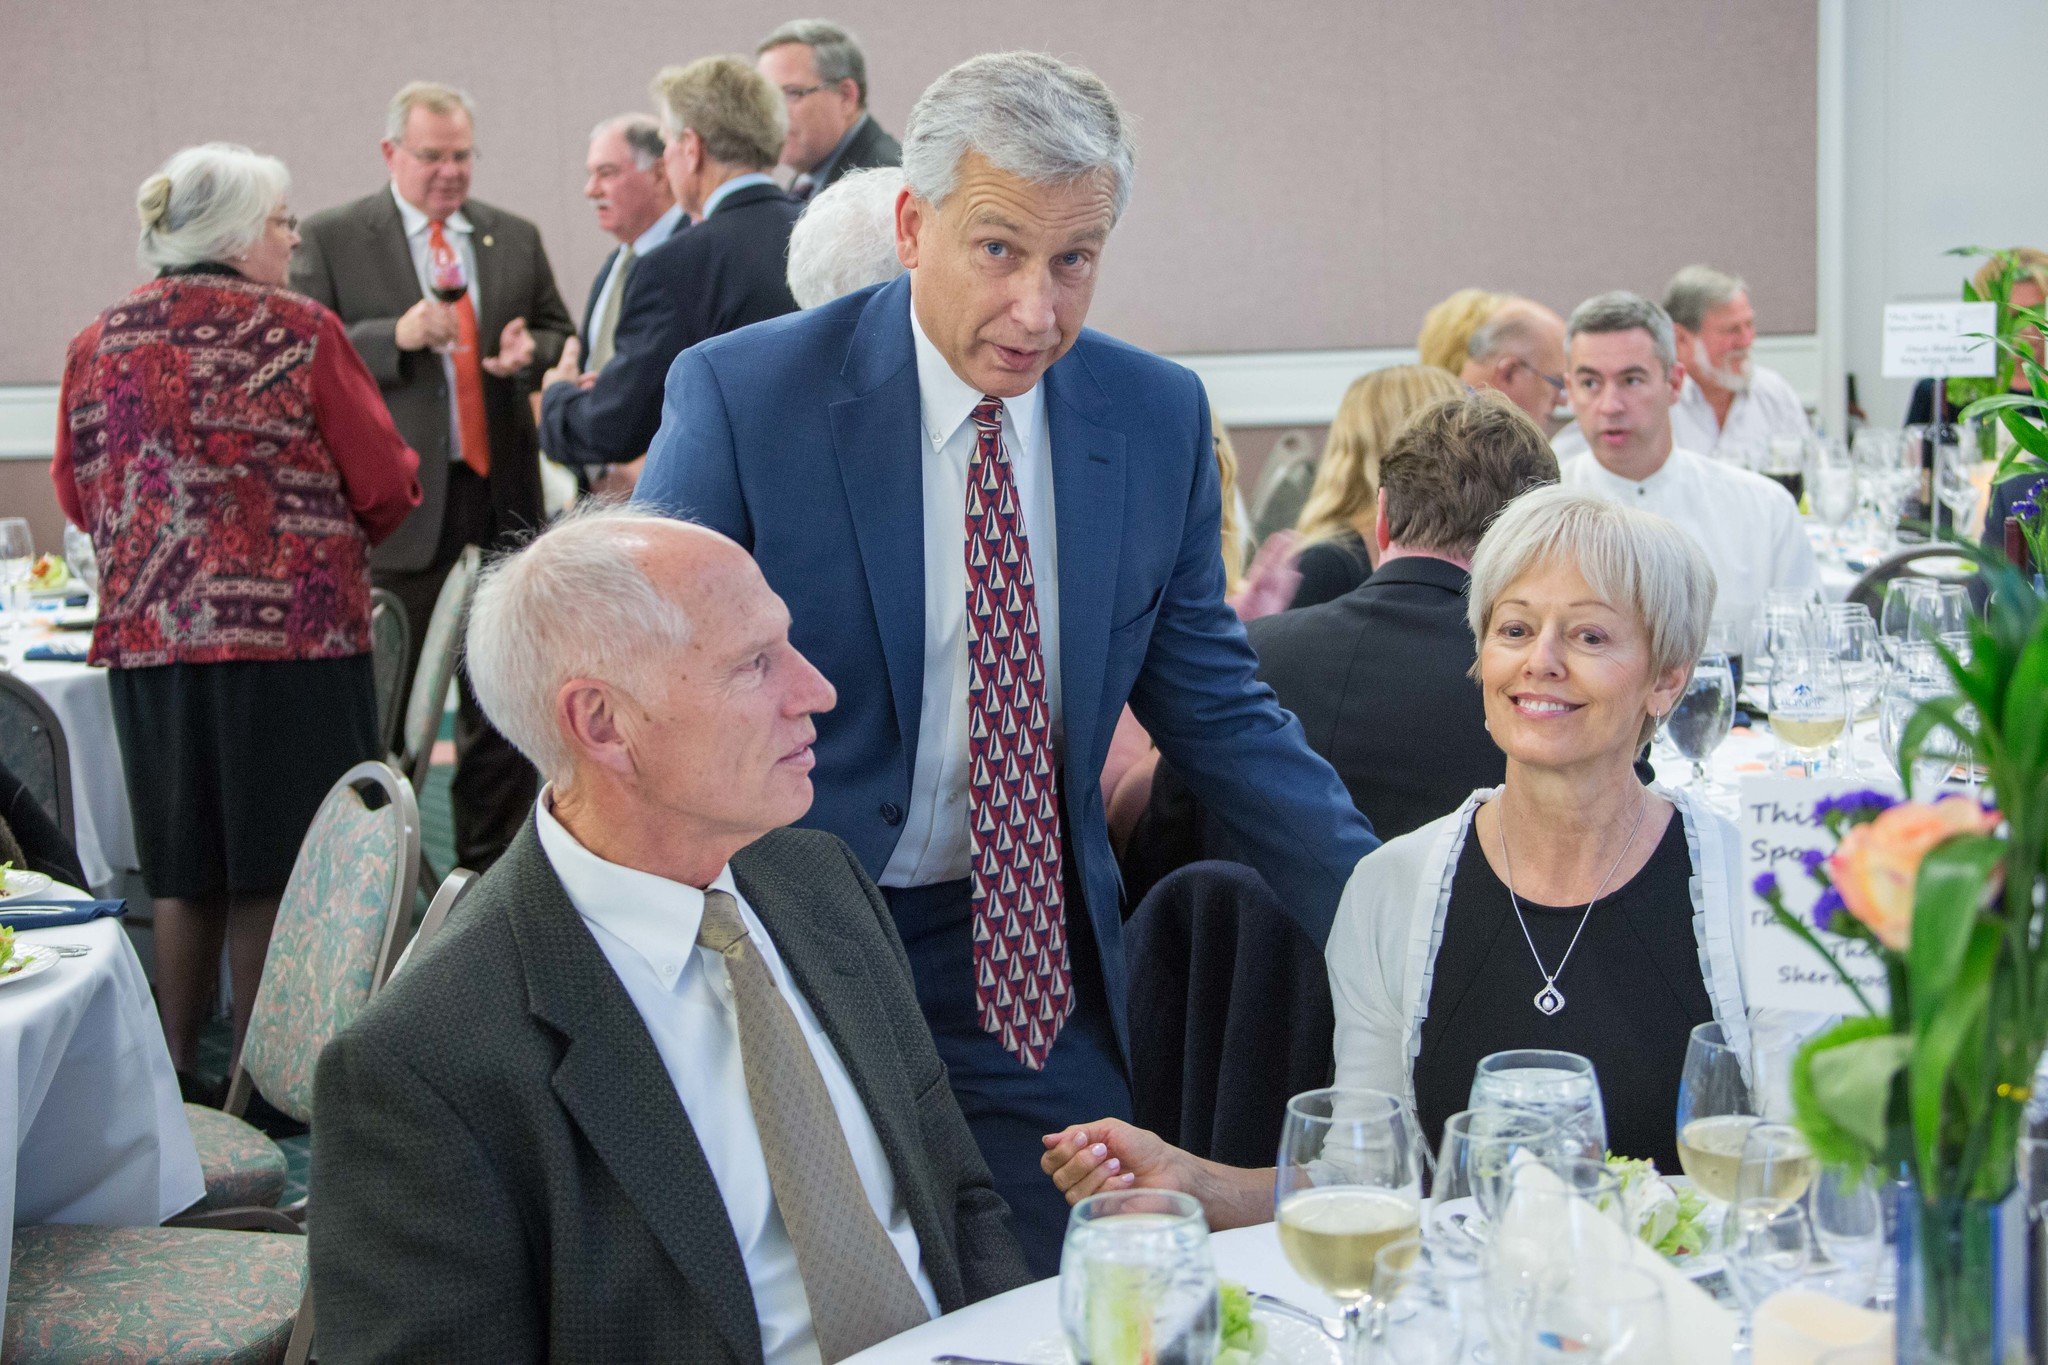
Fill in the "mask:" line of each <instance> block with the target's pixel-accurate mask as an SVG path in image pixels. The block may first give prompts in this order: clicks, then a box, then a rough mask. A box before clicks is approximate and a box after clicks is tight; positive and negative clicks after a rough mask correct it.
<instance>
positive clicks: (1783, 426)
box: [1664, 265, 1813, 460]
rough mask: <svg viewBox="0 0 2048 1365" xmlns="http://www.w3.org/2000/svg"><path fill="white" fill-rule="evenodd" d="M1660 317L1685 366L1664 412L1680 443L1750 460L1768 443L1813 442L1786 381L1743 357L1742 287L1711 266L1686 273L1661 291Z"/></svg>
mask: <svg viewBox="0 0 2048 1365" xmlns="http://www.w3.org/2000/svg"><path fill="white" fill-rule="evenodd" d="M1664 311H1665V312H1667V313H1669V314H1670V315H1671V327H1672V331H1673V333H1674V335H1675V338H1676V340H1677V343H1678V358H1679V360H1680V361H1681V362H1682V363H1683V364H1684V365H1685V383H1684V385H1683V386H1682V387H1681V388H1680V390H1679V394H1678V403H1677V406H1675V407H1674V408H1672V410H1671V421H1672V426H1673V429H1674V430H1676V431H1677V432H1678V433H1679V439H1680V440H1681V441H1682V442H1687V443H1692V442H1697V444H1696V445H1693V448H1694V449H1696V450H1698V451H1700V452H1701V453H1702V454H1706V455H1721V456H1723V457H1730V456H1732V457H1735V458H1739V459H1743V460H1754V459H1756V458H1758V457H1761V456H1762V455H1763V454H1764V453H1765V451H1766V450H1767V449H1768V448H1769V446H1770V443H1771V441H1772V439H1773V438H1792V439H1800V438H1804V437H1807V436H1811V435H1812V434H1813V427H1812V424H1811V423H1809V422H1808V421H1807V420H1806V405H1805V404H1804V403H1802V402H1800V401H1799V394H1798V391H1797V390H1795V389H1794V388H1793V387H1792V384H1791V381H1789V380H1787V379H1786V378H1785V376H1784V375H1782V374H1779V373H1778V372H1777V371H1776V370H1773V369H1771V368H1770V367H1768V366H1766V365H1759V364H1757V363H1756V361H1755V360H1753V359H1752V358H1751V356H1750V350H1751V348H1752V347H1754V346H1755V345H1756V312H1755V310H1754V309H1752V308H1751V307H1750V306H1749V286H1748V285H1746V284H1744V283H1743V282H1742V281H1741V280H1740V279H1738V278H1737V277H1735V276H1734V275H1730V274H1727V273H1725V272H1723V271H1719V270H1716V269H1714V267H1712V266H1710V265H1689V266H1687V267H1685V269H1683V270H1681V271H1679V272H1678V273H1677V274H1676V275H1673V276H1672V277H1671V283H1670V284H1669V285H1668V286H1667V287H1666V288H1665V290H1664Z"/></svg>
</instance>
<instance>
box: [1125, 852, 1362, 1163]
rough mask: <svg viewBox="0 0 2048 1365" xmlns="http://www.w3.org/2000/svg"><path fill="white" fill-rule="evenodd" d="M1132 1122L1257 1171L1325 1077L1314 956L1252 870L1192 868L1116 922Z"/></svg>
mask: <svg viewBox="0 0 2048 1365" xmlns="http://www.w3.org/2000/svg"><path fill="white" fill-rule="evenodd" d="M1124 941H1125V943H1126V944H1127V945H1128V946H1127V952H1128V958H1129V964H1130V983H1131V985H1130V1040H1131V1077H1132V1093H1131V1098H1132V1103H1133V1106H1134V1109H1135V1116H1136V1119H1137V1122H1138V1124H1139V1126H1141V1127H1144V1128H1150V1129H1151V1130H1152V1131H1154V1132H1156V1133H1158V1134H1159V1135H1160V1136H1161V1137H1163V1138H1165V1139H1166V1140H1167V1141H1168V1142H1171V1143H1174V1144H1175V1145H1177V1146H1180V1147H1183V1148H1186V1149H1187V1150H1188V1151H1190V1152H1194V1153H1196V1154H1197V1155H1199V1156H1203V1157H1207V1158H1208V1159H1210V1160H1212V1161H1222V1162H1226V1163H1228V1164H1230V1165H1233V1166H1263V1165H1266V1164H1268V1163H1270V1162H1271V1161H1272V1160H1273V1153H1274V1152H1275V1151H1276V1150H1277V1149H1278V1148H1279V1145H1280V1126H1281V1123H1282V1121H1283V1120H1284V1119H1285V1117H1286V1113H1287V1101H1288V1100H1289V1099H1291V1098H1292V1097H1293V1096H1295V1095H1298V1094H1300V1093H1301V1092H1302V1091H1304V1090H1314V1089H1317V1088H1318V1087H1321V1086H1325V1085H1328V1084H1329V1083H1330V1077H1331V1074H1332V1073H1333V1071H1334V1069H1335V1059H1334V1054H1333V1052H1332V1048H1331V1037H1332V1035H1333V1034H1334V1033H1335V1032H1336V1016H1335V1013H1334V1012H1333V1011H1332V1009H1331V1006H1330V982H1329V976H1328V974H1327V971H1326V969H1325V968H1324V965H1323V955H1322V952H1321V950H1320V949H1318V948H1317V947H1316V945H1315V943H1314V941H1313V940H1311V939H1310V938H1309V936H1308V935H1307V934H1306V933H1304V932H1303V931H1302V929H1301V927H1300V926H1299V925H1297V924H1296V923H1295V922H1294V921H1293V920H1292V919H1290V918H1288V916H1287V914H1286V912H1285V911H1283V910H1282V909H1281V907H1280V899H1279V897H1278V896H1276V895H1274V894H1273V891H1272V888H1270V887H1268V886H1267V885H1266V882H1265V879H1264V878H1262V877H1261V876H1259V874H1258V873H1256V872H1254V871H1252V870H1251V869H1250V868H1248V867H1245V866H1243V865H1241V864H1238V863H1226V862H1200V863H1190V864H1188V865H1187V866H1186V867H1183V868H1180V869H1179V870H1177V871H1175V872H1172V873H1169V874H1168V875H1167V876H1165V877H1163V878H1161V879H1160V882H1159V884H1158V885H1157V886H1155V887H1153V888H1152V890H1151V892H1150V893H1149V894H1147V895H1146V897H1145V899H1144V900H1143V901H1141V902H1139V904H1138V909H1137V912H1136V913H1135V914H1133V915H1132V916H1131V922H1130V923H1129V924H1128V925H1127V926H1125V929H1124Z"/></svg>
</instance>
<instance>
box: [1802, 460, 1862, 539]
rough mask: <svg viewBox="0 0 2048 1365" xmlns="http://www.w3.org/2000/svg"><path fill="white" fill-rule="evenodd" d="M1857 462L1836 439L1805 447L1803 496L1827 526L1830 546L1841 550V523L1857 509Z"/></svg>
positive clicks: (1819, 519)
mask: <svg viewBox="0 0 2048 1365" xmlns="http://www.w3.org/2000/svg"><path fill="white" fill-rule="evenodd" d="M1857 492H1858V488H1857V482H1856V465H1855V463H1854V462H1853V461H1852V460H1851V459H1850V458H1849V452H1848V450H1847V448H1846V447H1844V446H1843V444H1842V442H1841V441H1840V440H1839V439H1819V440H1815V441H1812V442H1810V443H1809V444H1808V447H1807V479H1806V496H1807V501H1808V504H1809V505H1810V506H1811V507H1812V508H1813V515H1814V519H1815V520H1817V521H1819V522H1820V524H1821V525H1823V526H1825V527H1827V528H1828V542H1829V545H1830V547H1831V548H1833V549H1835V550H1840V549H1841V546H1842V527H1843V525H1844V523H1846V522H1847V521H1848V520H1849V518H1850V517H1851V516H1853V515H1854V514H1855V512H1856V497H1857Z"/></svg>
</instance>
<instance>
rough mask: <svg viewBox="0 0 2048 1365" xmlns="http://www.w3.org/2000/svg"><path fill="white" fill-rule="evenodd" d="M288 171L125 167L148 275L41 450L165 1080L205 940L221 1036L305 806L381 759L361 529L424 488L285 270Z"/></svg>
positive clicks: (104, 329) (376, 403)
mask: <svg viewBox="0 0 2048 1365" xmlns="http://www.w3.org/2000/svg"><path fill="white" fill-rule="evenodd" d="M289 183H290V180H289V176H288V175H287V174H286V171H285V168H284V166H283V165H282V164H281V163H280V162H278V161H276V160H274V159H273V158H270V157H266V156H258V155H256V154H255V153H253V152H251V151H249V150H248V149H247V148H243V147H233V146H228V145H226V144H224V143H209V144H207V145H206V146H202V147H191V148H187V149H186V150H185V151H182V152H179V153H178V154H177V155H176V156H174V157H172V158H171V159H170V160H169V161H168V162H166V163H165V165H164V168H163V170H162V171H160V172H158V173H157V174H155V175H152V176H151V177H149V179H147V180H145V181H143V182H142V188H141V191H140V192H139V194H138V195H137V199H136V206H137V209H138V211H139V213H140V215H141V218H142V240H141V245H140V247H139V248H138V254H139V255H140V257H141V259H142V263H143V265H144V266H145V267H146V268H149V269H151V270H154V271H155V272H156V277H155V278H154V279H152V280H150V281H149V282H148V283H146V284H144V285H142V286H141V287H140V288H138V289H136V290H135V291H134V292H133V293H131V294H129V295H128V296H127V297H126V298H124V299H122V300H121V301H120V302H118V303H116V304H115V305H114V306H113V307H111V308H109V309H108V310H107V311H106V312H104V313H102V314H100V316H99V317H98V318H97V319H95V320H94V321H93V323H92V325H91V326H89V327H87V328H86V329H85V330H84V331H82V332H80V333H79V334H78V336H77V337H76V338H75V339H74V340H73V341H72V343H71V348H70V353H69V355H68V356H67V357H66V360H65V365H64V393H63V399H62V412H63V416H62V418H61V420H60V422H59V424H58V432H57V454H56V458H55V460H53V461H52V462H51V467H50V473H51V477H52V479H53V480H54V481H55V483H56V486H57V498H58V501H60V502H61V503H62V504H63V505H64V511H65V514H66V515H67V516H69V517H70V518H71V520H72V521H74V522H76V523H77V524H78V525H80V526H82V527H85V528H86V529H87V530H88V531H90V532H91V533H92V540H93V549H94V550H95V552H96V553H97V554H98V556H99V562H100V616H99V623H98V625H97V626H95V627H94V630H93V637H92V662H94V663H96V664H103V665H105V666H106V667H108V668H109V669H111V670H112V672H111V676H110V681H111V684H112V693H113V704H114V728H115V731H116V733H117V734H118V735H119V736H120V741H121V755H122V760H123V766H124V768H125V770H126V775H127V780H128V797H129V803H130V805H131V806H132V808H133V810H134V815H135V838H136V847H137V850H138V852H139V854H140V856H141V861H142V874H143V879H144V880H145V881H146V882H147V883H148V885H149V890H150V894H151V895H152V896H154V897H156V957H157V1003H158V1009H159V1012H160V1013H161V1014H162V1016H163V1024H164V1034H165V1037H166V1038H167V1040H168V1041H169V1043H170V1049H171V1058H172V1060H173V1062H174V1063H175V1064H176V1065H177V1068H178V1070H179V1072H180V1074H181V1077H189V1076H190V1074H191V1072H192V1068H193V1065H194V1062H195V1061H196V1058H197V1040H198V1031H199V1027H200V1024H201V1023H202V1021H203V1020H204V1017H205V1013H206V1006H207V1001H208V996H209V994H210V986H211V983H212V980H213V973H214V964H215V963H217V962H218V961H219V960H220V951H221V944H222V942H223V941H224V940H225V942H226V943H227V944H228V947H229V966H230V973H231V976H232V979H233V982H234V993H235V1043H236V1046H237V1048H239V1047H240V1045H241V1038H242V1031H243V1029H244V1028H245V1027H246V1026H247V1024H248V1020H249V1009H250V1006H251V1004H252V1003H253V1002H254V1000H255V996H256V985H257V981H258V979H259V978H260V977H261V975H262V971H263V957H264V952H265V949H266V948H267V946H268V944H269V941H270V929H271V925H272V922H273V920H274V919H275V917H276V913H277V901H278V896H279V894H280V893H281V892H282V891H283V890H284V884H285V881H286V879H287V878H288V877H289V876H290V874H291V868H292V861H293V859H294V857H295V856H296V854H297V850H298V846H299V842H300V840H301V839H302V838H303V837H304V835H305V832H306V828H307V826H308V825H310V824H311V823H312V818H313V812H314V811H315V810H316V809H317V808H318V806H319V804H320V801H321V799H322V798H323V797H324V796H325V794H326V792H327V789H328V788H329V787H330V786H331V785H333V783H334V781H335V779H337V778H338V777H340V776H341V774H342V773H343V772H344V771H346V770H347V769H348V768H349V767H350V766H351V765H352V764H355V763H358V762H361V761H362V760H364V759H369V758H378V757H381V756H382V755H381V754H380V753H379V751H378V750H379V745H378V738H377V703H376V696H375V692H374V684H373V681H372V674H371V666H370V574H369V567H368V554H369V547H370V545H371V543H373V542H375V541H377V540H381V539H382V538H383V537H384V536H386V535H388V534H390V533H391V531H392V530H393V529H394V528H396V527H397V525H398V523H399V522H400V520H402V519H403V518H404V516H405V514H406V513H407V512H408V511H410V510H411V509H412V508H413V507H414V506H415V505H417V504H418V502H419V500H420V490H419V482H418V478H417V474H418V470H419V457H418V456H416V455H415V454H414V453H413V452H412V450H411V449H410V448H409V447H408V446H407V445H406V444H405V442H404V441H403V440H401V439H400V438H399V435H398V432H397V430H396V429H395V428H394V427H393V426H392V424H391V417H390V414H389V413H388V412H387V411H386V410H385V407H384V400H383V398H382V397H381V396H380V395H379V394H378V392H377V383H376V381H375V380H374V379H372V378H371V377H370V372H369V371H368V370H367V369H365V368H364V366H363V362H362V359H361V358H360V357H359V356H357V354H356V353H355V350H354V348H353V347H351V346H350V345H349V341H348V336H347V334H346V332H344V331H343V329H342V325H341V322H340V321H339V319H337V318H336V317H335V316H334V314H333V313H331V312H329V311H328V310H327V309H325V308H323V307H322V306H321V305H319V304H318V303H315V302H314V301H313V300H311V299H309V298H306V297H305V296H303V295H301V294H295V293H293V292H292V291H290V290H289V289H287V288H285V271H286V267H287V265H288V264H289V262H290V260H291V254H292V248H293V247H294V246H296V245H297V244H298V240H299V234H298V230H297V221H298V220H297V219H295V218H294V217H292V215H291V213H290V211H289V210H288V209H287V208H286V207H285V191H286V189H287V188H288V186H289Z"/></svg>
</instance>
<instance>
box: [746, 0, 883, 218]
mask: <svg viewBox="0 0 2048 1365" xmlns="http://www.w3.org/2000/svg"><path fill="white" fill-rule="evenodd" d="M754 57H755V60H756V64H757V65H758V66H759V68H760V71H761V74H762V75H763V76H766V77H767V78H768V81H769V83H770V84H772V85H774V86H775V87H776V88H777V89H779V90H780V91H781V92H782V98H783V100H784V101H785V102H786V103H787V105H788V108H789V132H788V135H787V136H786V137H785V138H784V140H783V144H782V164H783V165H784V166H787V167H788V168H789V169H790V172H791V174H792V176H793V177H794V178H793V179H792V180H791V181H790V185H789V193H790V197H791V198H793V199H795V200H796V201H797V202H798V203H803V202H804V201H806V200H808V199H809V198H810V197H811V196H812V195H814V194H816V193H817V192H818V191H820V190H822V189H824V188H826V187H827V186H829V185H831V184H832V183H833V182H835V181H837V180H838V179H839V178H840V177H841V176H843V175H845V174H846V173H847V172H849V171H858V170H865V169H867V168H869V167H872V166H895V165H899V164H901V162H902V160H903V149H902V147H901V146H899V145H898V144H897V141H896V139H895V138H893V137H890V136H889V135H888V134H887V133H885V132H883V131H882V125H881V124H879V123H877V122H875V120H874V116H873V115H872V114H870V113H868V62H867V58H866V57H865V56H864V55H862V53H861V50H860V43H859V42H858V41H856V40H855V38H854V36H853V35H852V34H851V33H849V32H847V31H846V30H845V29H844V28H841V27H840V26H839V25H838V24H835V23H832V22H831V21H829V20H826V19H794V20H791V21H790V22H789V23H786V24H784V25H783V26H782V27H781V28H778V29H776V30H775V31H774V32H773V33H771V34H769V35H768V36H767V37H766V38H763V39H762V40H761V44H760V46H759V47H756V48H755V49H754Z"/></svg>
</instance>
